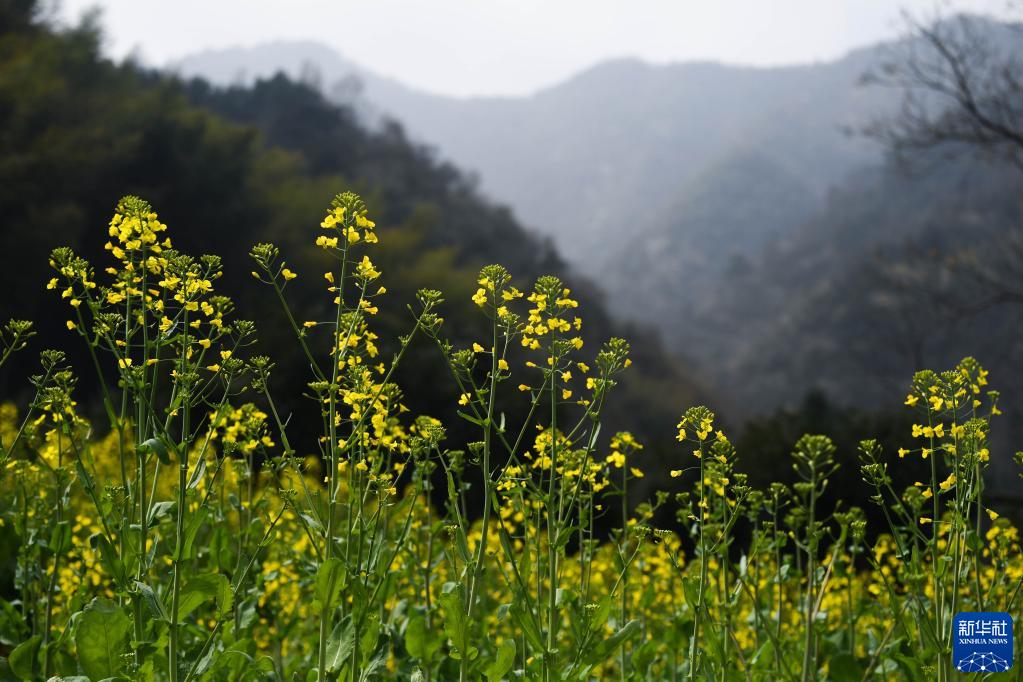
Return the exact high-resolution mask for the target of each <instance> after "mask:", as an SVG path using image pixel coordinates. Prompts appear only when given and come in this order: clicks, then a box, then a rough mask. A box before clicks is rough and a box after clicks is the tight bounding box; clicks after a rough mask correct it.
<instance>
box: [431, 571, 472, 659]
mask: <svg viewBox="0 0 1023 682" xmlns="http://www.w3.org/2000/svg"><path fill="white" fill-rule="evenodd" d="M445 587H450V588H451V589H449V590H448V591H447V592H444V593H442V594H441V595H440V597H439V598H438V600H437V601H439V602H440V605H441V610H442V612H443V613H444V634H445V635H447V637H448V639H450V640H451V642H452V644H453V646H454V647H455V649H457V650H458V652H459V653H460V654H462V655H465V654H466V653H467V648H468V646H467V645H468V642H467V641H466V639H467V629H466V626H465V612H464V611H463V610H462V609H464V608H465V606H464V601H465V596H464V595H465V591H464V589H463V588H462V585H461V584H453V585H452V584H450V583H449V584H448V585H446V586H445Z"/></svg>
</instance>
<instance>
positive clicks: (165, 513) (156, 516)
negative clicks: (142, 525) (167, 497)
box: [147, 501, 177, 528]
mask: <svg viewBox="0 0 1023 682" xmlns="http://www.w3.org/2000/svg"><path fill="white" fill-rule="evenodd" d="M176 504H177V503H176V502H167V501H163V502H157V503H156V504H154V505H153V506H151V507H150V508H149V520H148V523H147V527H149V528H153V527H154V526H156V525H158V524H159V523H160V522H161V521H162V520H163V519H166V518H169V517H170V516H171V512H173V511H174V507H175V506H176Z"/></svg>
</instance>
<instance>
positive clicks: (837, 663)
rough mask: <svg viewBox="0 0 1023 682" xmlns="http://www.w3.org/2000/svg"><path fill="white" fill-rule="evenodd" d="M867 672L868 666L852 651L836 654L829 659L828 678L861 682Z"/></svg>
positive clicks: (840, 681) (845, 681)
mask: <svg viewBox="0 0 1023 682" xmlns="http://www.w3.org/2000/svg"><path fill="white" fill-rule="evenodd" d="M866 672H867V666H865V665H864V664H863V663H861V662H860V661H858V660H856V658H855V657H853V655H852V654H850V653H846V652H842V653H840V654H835V655H834V656H832V657H831V659H830V660H829V661H828V678H829V679H832V680H834V681H835V682H860V680H862V679H863V676H864V675H865V674H866Z"/></svg>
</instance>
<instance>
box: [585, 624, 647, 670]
mask: <svg viewBox="0 0 1023 682" xmlns="http://www.w3.org/2000/svg"><path fill="white" fill-rule="evenodd" d="M641 629H642V628H641V626H640V623H639V621H638V620H630V621H629V622H628V623H626V624H625V626H624V627H622V628H621V629H620V630H618V631H617V632H616V633H614V634H613V635H611V636H610V637H608V638H607V639H605V640H604V641H602V642H599V643H597V644H596V645H595V646H593V647H590V648H588V649H587V650H586V651H584V652H583V654H582V656H580V659H581V660H582V662H583V663H586V664H587V665H596V664H598V663H603V662H604V661H606V660H607V659H608V657H610V656H611V654H613V653H614V652H615V651H616V650H617V649H618V647H620V646H622V645H623V644H625V642H627V641H628V640H629V639H631V638H632V637H634V636H635V635H637V634H639V632H640V630H641Z"/></svg>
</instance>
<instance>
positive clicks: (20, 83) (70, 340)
mask: <svg viewBox="0 0 1023 682" xmlns="http://www.w3.org/2000/svg"><path fill="white" fill-rule="evenodd" d="M33 7H34V5H33V3H32V2H24V3H20V4H18V5H17V6H16V7H15V6H5V7H4V9H3V10H2V11H0V16H2V18H4V21H3V22H0V130H3V131H4V133H3V135H0V216H2V229H0V253H2V254H4V256H5V257H4V260H3V265H4V267H3V268H0V291H4V292H7V293H9V294H11V295H8V296H4V297H3V298H2V299H0V320H3V321H6V320H7V319H10V318H19V319H30V320H34V321H35V322H36V326H37V329H38V332H39V333H38V337H37V338H36V339H33V349H32V350H31V351H27V352H23V353H19V354H18V355H16V356H15V358H14V360H13V361H12V362H10V363H7V364H5V365H4V367H3V370H2V371H0V396H2V397H0V400H3V401H6V400H16V399H18V398H19V397H22V398H24V397H25V391H26V390H27V389H28V388H29V384H28V382H27V381H26V376H28V375H29V374H31V373H33V372H35V371H36V370H37V367H38V365H37V361H36V359H35V352H36V351H38V350H40V349H41V348H46V347H58V348H62V349H67V350H68V351H69V359H70V361H71V362H72V364H73V366H74V367H75V368H76V370H78V372H79V375H80V376H81V377H82V378H81V381H80V383H79V384H78V386H77V388H76V399H77V400H79V402H80V404H81V405H82V406H83V409H85V410H88V409H89V406H93V407H94V408H95V407H97V406H98V405H99V402H98V401H96V400H93V398H94V397H95V396H96V392H97V391H98V386H97V382H96V380H95V379H94V378H92V376H91V372H90V371H89V369H88V368H89V367H90V366H91V365H90V364H89V362H90V361H89V358H88V356H87V354H86V353H85V350H84V349H83V348H82V344H80V343H78V341H79V340H78V339H77V338H76V337H75V336H74V335H73V334H71V333H70V332H69V331H68V329H67V328H66V326H65V320H66V305H65V304H63V303H62V302H61V301H60V300H59V296H54V295H53V294H54V292H53V291H46V289H45V284H46V281H47V280H48V279H49V278H50V276H51V275H52V272H51V269H50V267H49V266H48V262H47V261H48V256H49V253H50V251H51V249H53V248H55V247H57V246H64V245H67V246H71V247H72V248H74V249H75V250H76V252H78V253H80V254H81V255H83V256H84V257H86V258H88V259H90V261H92V262H93V263H94V264H95V265H96V267H97V270H98V271H99V272H102V270H103V268H105V267H106V264H107V263H108V262H109V260H108V259H109V256H108V254H107V253H105V251H104V250H103V247H102V245H103V243H104V242H105V241H106V240H107V239H108V235H107V226H108V222H109V220H110V216H111V214H112V211H113V208H114V206H115V205H116V202H117V200H118V198H119V197H121V196H122V195H125V194H136V195H138V196H142V197H144V198H146V199H147V200H149V201H151V202H152V204H153V206H154V208H155V210H156V211H158V212H159V215H160V218H161V220H162V221H164V222H166V223H167V224H168V225H169V229H170V234H171V235H172V236H173V239H174V243H175V246H177V247H178V248H181V249H183V250H184V251H186V252H188V253H193V254H196V255H198V254H202V253H213V254H218V255H220V256H221V257H222V258H223V265H224V277H223V278H221V279H219V280H218V281H217V290H218V292H221V293H225V294H227V295H230V296H232V298H233V299H234V300H235V303H236V306H237V316H238V317H239V318H242V319H251V320H253V321H254V322H255V323H256V325H257V329H258V330H259V339H260V340H259V344H258V345H257V347H256V348H254V349H251V350H252V353H253V354H267V355H269V356H271V358H272V360H273V362H274V363H275V365H276V367H275V370H274V388H275V391H276V392H279V394H280V396H281V397H280V401H281V406H282V410H283V412H284V413H285V414H291V413H292V412H293V413H294V414H295V419H294V421H293V422H292V427H293V433H294V434H296V435H295V436H294V438H296V439H297V442H296V447H297V448H299V449H300V451H302V452H312V451H315V449H316V448H315V444H314V443H312V442H308V441H307V440H305V439H307V438H309V436H308V434H310V433H315V432H316V431H317V429H318V424H317V422H318V421H319V416H318V414H317V413H316V410H313V411H312V412H310V411H309V410H308V409H307V408H308V404H307V403H308V400H307V399H306V398H305V397H304V396H305V395H306V394H307V393H308V387H307V381H308V378H309V377H308V367H307V364H306V361H305V360H304V358H303V356H302V353H299V352H294V348H295V346H294V339H293V338H292V333H291V331H290V329H289V328H288V326H287V325H286V324H282V323H281V313H280V311H279V309H278V308H277V307H276V306H274V305H268V303H267V298H266V297H267V295H268V292H267V290H266V288H264V287H260V286H258V285H257V284H256V283H255V282H253V281H252V279H251V277H250V276H249V272H250V270H251V269H252V266H251V261H250V258H249V257H248V253H249V250H250V248H251V247H252V245H253V244H256V243H259V242H264V241H272V242H275V243H277V244H278V245H279V246H280V247H281V250H282V253H283V254H284V255H285V257H286V258H287V261H288V265H289V267H291V268H292V269H293V270H294V271H295V272H298V273H300V275H301V276H300V277H299V278H298V279H297V280H295V281H293V282H291V283H290V284H289V290H288V291H289V298H290V300H291V303H292V305H293V307H294V309H295V314H296V316H297V317H298V319H302V320H305V319H326V318H328V317H329V314H330V313H329V309H330V300H329V297H328V296H325V295H324V292H323V280H322V279H321V278H320V277H319V276H318V275H319V273H321V272H323V270H324V267H325V263H324V260H323V256H324V254H323V251H322V250H321V249H318V248H316V247H315V246H314V245H313V239H314V237H315V235H316V234H317V232H318V231H320V230H319V227H318V226H319V223H320V221H321V220H322V216H323V211H324V210H325V207H326V206H328V205H329V203H330V200H331V198H332V197H333V196H334V195H335V194H336V193H338V192H339V191H343V190H348V189H351V190H354V191H357V192H359V193H360V194H361V195H362V196H363V197H364V198H365V201H366V203H367V205H368V207H369V210H370V213H371V216H372V217H373V219H374V220H375V221H376V222H377V224H378V225H379V228H378V231H379V233H380V244H379V246H378V247H375V248H374V251H373V256H372V257H373V261H374V263H375V264H376V265H377V266H378V267H379V268H380V269H381V270H382V271H383V273H384V275H383V281H386V286H387V289H388V293H387V295H386V296H385V297H384V298H383V299H382V300H381V302H380V303H379V308H380V312H379V315H378V316H377V317H376V318H375V319H374V330H375V331H376V333H378V334H379V337H380V341H379V345H380V348H381V353H382V357H388V356H389V354H390V353H391V352H393V351H395V350H396V348H395V346H396V343H397V342H396V339H397V337H398V335H400V334H405V333H407V332H408V326H409V317H408V311H407V309H406V308H405V306H406V304H409V303H412V302H414V300H415V293H416V291H417V290H418V289H419V288H421V287H430V288H436V289H439V290H441V291H442V292H443V294H444V297H445V299H446V300H445V302H444V304H443V305H442V306H441V309H440V313H441V314H442V315H443V317H444V319H445V333H446V335H447V336H448V337H450V338H451V340H452V341H453V342H454V343H457V344H459V346H461V347H464V346H467V345H469V344H471V342H472V341H475V340H478V339H482V338H484V336H483V335H484V333H485V327H486V320H485V318H484V317H483V316H482V315H480V314H479V310H478V308H477V306H476V305H475V304H473V303H472V301H471V296H472V294H473V292H474V291H475V289H476V286H477V283H476V279H477V277H478V274H477V273H478V272H479V268H480V267H481V266H482V265H485V264H487V263H493V262H497V263H502V264H504V265H506V266H507V267H508V268H509V270H510V272H511V273H512V274H513V276H514V278H515V283H516V285H518V286H519V287H520V288H527V287H529V286H530V284H531V282H532V281H533V280H534V279H535V278H536V277H538V276H540V275H543V274H554V275H558V276H560V277H562V278H563V280H564V281H565V282H566V285H567V286H569V287H571V288H572V290H573V294H574V296H573V297H574V298H577V299H578V300H579V301H580V304H581V305H580V311H579V312H580V317H582V318H583V319H584V320H585V325H584V327H583V332H582V334H583V337H584V339H585V342H586V349H587V351H588V352H591V353H596V352H597V350H598V349H599V347H600V344H601V343H602V342H603V341H605V340H607V338H608V337H611V336H624V337H626V338H628V339H629V340H630V341H631V342H632V347H633V355H632V357H633V360H634V365H633V367H632V369H631V370H630V372H628V373H626V374H627V375H628V376H626V377H624V378H623V380H622V385H621V390H620V392H619V395H618V400H617V401H611V402H612V403H613V405H612V406H611V407H610V410H609V412H608V413H607V417H608V420H607V422H606V423H605V428H604V431H603V433H604V434H613V433H614V432H615V431H616V430H617V429H625V428H628V429H632V430H633V431H635V432H636V434H637V437H639V438H641V439H643V440H645V441H646V442H647V443H648V444H649V449H648V451H647V452H648V453H649V455H650V456H651V458H652V459H653V460H655V461H656V460H657V459H663V460H666V459H667V458H670V457H674V456H676V453H677V449H676V444H675V443H674V430H673V426H674V424H675V423H676V422H677V419H678V413H679V410H680V409H683V408H684V407H685V406H687V405H690V404H693V403H697V402H705V401H707V400H708V399H709V396H708V392H707V391H706V390H704V388H703V387H702V385H701V383H700V382H699V381H697V380H696V379H695V378H694V374H693V373H692V372H690V371H688V370H687V369H686V368H685V367H684V366H683V365H682V363H680V362H679V361H678V360H677V359H675V358H674V357H672V356H671V355H669V354H668V353H666V352H665V351H664V349H663V348H662V347H661V345H660V344H659V342H658V340H657V339H656V338H654V337H653V336H651V335H649V334H644V333H642V332H640V331H638V330H634V329H630V328H628V327H627V326H625V325H623V324H621V323H619V322H617V321H615V320H613V319H612V316H611V315H610V313H609V312H608V311H607V309H606V306H605V305H604V303H603V300H602V296H601V295H600V293H599V292H598V291H597V290H596V289H595V288H594V287H593V285H592V284H590V283H589V282H588V281H587V280H586V279H585V278H584V277H581V276H579V275H578V273H576V272H574V271H573V270H572V269H571V268H570V267H569V266H567V265H566V264H565V262H564V260H563V259H562V258H561V257H560V256H559V254H558V253H557V251H556V249H555V248H554V247H553V246H552V245H551V244H550V242H549V240H546V239H544V238H543V237H542V236H538V235H536V234H535V233H533V232H531V231H529V230H527V229H525V228H524V227H523V226H522V225H521V224H519V223H518V222H517V221H516V220H515V218H514V216H513V215H512V214H511V213H510V212H509V211H508V210H507V209H505V208H503V207H501V206H499V205H496V204H494V203H493V202H492V201H490V200H488V199H486V198H484V197H482V196H481V195H480V194H479V192H478V191H477V190H476V189H475V188H474V186H473V183H472V181H471V179H470V178H469V177H467V176H466V174H464V173H463V172H461V171H460V170H459V169H457V168H456V167H454V166H452V165H451V164H449V163H445V162H441V161H439V160H437V159H436V158H434V156H433V155H431V154H430V153H429V152H428V151H427V150H424V149H423V148H421V147H420V146H419V145H417V144H414V143H413V142H411V141H410V140H409V139H408V138H407V137H406V136H405V134H404V133H403V132H402V130H401V129H400V127H398V126H395V125H385V126H381V127H379V128H376V129H369V128H367V127H366V126H365V125H364V124H363V123H362V122H361V121H360V116H359V114H358V113H357V112H355V111H353V110H352V109H350V108H348V107H345V106H341V105H338V104H335V103H332V102H330V101H327V100H326V99H325V98H324V97H323V96H322V95H321V93H320V92H318V91H317V90H316V89H314V88H312V87H310V86H309V85H307V84H303V83H300V82H296V81H294V80H292V79H289V78H286V77H284V76H277V77H274V78H271V79H267V80H263V81H260V82H258V83H256V84H254V85H251V86H236V87H227V88H216V87H213V86H211V85H209V84H208V83H205V82H203V81H196V80H193V81H189V82H183V81H181V80H179V79H177V78H174V77H172V76H168V75H167V74H165V73H162V72H156V71H148V70H144V69H141V68H140V67H138V66H137V65H135V64H133V63H130V62H125V63H113V62H111V61H109V60H108V59H105V58H104V57H103V56H102V53H101V49H100V45H101V41H102V38H101V34H100V33H99V31H98V29H97V28H96V27H95V26H93V25H90V24H85V25H82V26H79V27H74V28H70V29H61V28H55V27H52V26H49V25H47V24H46V23H45V22H44V21H43V20H41V19H39V18H38V16H37V15H36V13H35V12H34V10H33ZM12 14H13V15H14V19H12V18H11V16H10V15H12ZM318 342H319V343H320V344H321V345H322V346H324V347H325V346H326V344H327V343H328V337H327V336H326V335H324V336H322V337H320V339H319V341H317V340H316V339H313V340H312V341H310V343H313V344H316V343H318ZM43 344H45V345H43ZM321 350H325V348H321ZM406 358H407V362H405V363H404V364H403V365H402V370H401V373H400V376H399V383H400V385H401V386H402V387H403V390H404V392H405V395H404V398H405V404H407V405H408V406H409V407H410V408H411V409H412V410H413V412H415V413H424V414H431V415H433V416H436V417H438V418H441V419H442V420H443V421H444V422H445V425H446V426H447V427H448V433H449V438H450V443H451V447H458V446H459V444H461V443H462V442H464V440H465V437H466V434H467V432H468V428H467V426H463V425H466V424H467V422H465V420H463V419H461V418H459V416H458V415H457V414H456V409H455V408H457V400H458V391H457V389H456V387H455V386H454V385H453V382H452V380H451V378H450V374H449V373H448V370H447V367H446V365H445V363H444V362H443V361H442V360H441V358H440V354H439V352H438V350H437V349H436V348H435V347H434V346H433V345H432V344H430V343H428V342H422V343H418V344H417V345H415V346H413V347H410V349H409V351H408V354H407V356H406ZM508 390H509V392H510V393H513V394H514V395H515V396H520V393H519V392H518V391H517V390H515V388H514V387H509V388H508ZM247 399H251V398H247ZM519 402H521V401H515V403H514V404H515V405H517V404H518V403H519ZM447 406H450V409H449V408H448V407H447ZM514 409H517V408H516V407H510V408H509V410H510V411H509V414H508V418H509V420H514V419H515V417H516V416H521V415H516V414H514V413H513V412H511V410H514ZM92 416H97V417H100V418H102V414H96V413H93V414H92ZM660 469H662V470H663V471H667V470H668V467H667V466H662V467H660ZM655 478H657V477H656V476H654V475H651V476H650V477H648V481H649V485H651V486H653V485H656V484H657V483H658V481H656V480H654V479H655Z"/></svg>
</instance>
